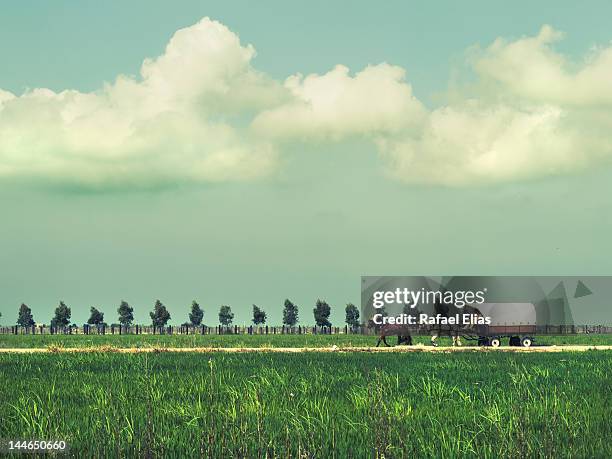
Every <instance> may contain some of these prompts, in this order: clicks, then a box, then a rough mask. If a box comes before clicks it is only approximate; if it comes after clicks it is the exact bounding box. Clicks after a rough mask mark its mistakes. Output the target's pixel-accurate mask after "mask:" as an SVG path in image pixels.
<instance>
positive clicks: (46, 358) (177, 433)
mask: <svg viewBox="0 0 612 459" xmlns="http://www.w3.org/2000/svg"><path fill="white" fill-rule="evenodd" d="M611 373H612V353H611V352H607V351H587V352H581V353H571V352H564V353H554V354H549V353H544V354H542V353H538V354H507V353H484V354H480V353H479V354H471V353H468V354H465V353H461V354H452V355H451V354H430V353H416V354H367V353H365V354H364V353H346V354H344V353H343V354H338V353H308V354H231V355H230V354H172V353H164V352H160V353H154V354H116V353H88V354H28V355H21V354H0V384H1V387H2V391H0V419H1V420H2V422H1V423H0V438H5V439H8V438H11V439H54V440H55V439H62V440H66V441H67V442H68V443H69V444H70V446H71V448H72V454H73V455H75V456H78V457H92V456H96V457H103V456H129V457H136V456H149V457H151V456H153V457H155V456H159V457H162V456H172V457H177V456H186V455H189V456H196V455H202V456H204V457H245V456H246V457H265V456H266V455H268V456H271V457H338V458H344V457H383V456H384V457H457V456H469V457H535V456H538V457H555V458H556V457H602V458H603V457H612V443H611V442H610V441H609V440H610V436H611V435H612V427H611V426H612V425H611V423H610V406H612V380H611V379H610V377H609V375H610V374H611Z"/></svg>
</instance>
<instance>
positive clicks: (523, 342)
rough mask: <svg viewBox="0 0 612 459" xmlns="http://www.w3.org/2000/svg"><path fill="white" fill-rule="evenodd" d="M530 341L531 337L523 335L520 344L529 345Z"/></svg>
mask: <svg viewBox="0 0 612 459" xmlns="http://www.w3.org/2000/svg"><path fill="white" fill-rule="evenodd" d="M531 344H532V341H531V338H529V337H528V336H525V337H524V338H523V339H522V340H521V345H522V346H523V347H531Z"/></svg>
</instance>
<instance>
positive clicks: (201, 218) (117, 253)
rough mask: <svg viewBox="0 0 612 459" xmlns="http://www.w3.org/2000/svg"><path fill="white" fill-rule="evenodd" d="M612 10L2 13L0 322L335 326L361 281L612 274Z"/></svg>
mask: <svg viewBox="0 0 612 459" xmlns="http://www.w3.org/2000/svg"><path fill="white" fill-rule="evenodd" d="M611 10H612V5H611V4H610V3H609V2H596V1H594V2H590V3H589V5H588V8H586V7H585V6H584V5H578V4H576V3H575V2H569V1H567V2H563V1H562V2H559V1H556V2H549V1H542V2H537V4H533V3H532V2H512V3H506V4H502V3H501V2H484V1H474V2H469V4H461V5H460V4H458V3H457V4H455V3H454V2H435V1H434V2H427V4H426V5H424V4H421V3H412V2H394V1H389V2H384V5H379V4H375V3H373V2H333V4H331V5H330V4H329V2H319V1H313V2H308V3H306V4H301V5H297V4H289V3H287V2H276V1H270V2H265V3H263V4H262V3H259V4H255V3H253V2H232V1H228V2H202V1H200V2H190V1H185V2H181V3H180V5H176V4H172V5H171V4H170V3H168V2H160V1H147V2H143V1H134V2H129V4H125V2H114V1H109V2H104V3H100V2H93V1H83V2H78V3H75V2H67V1H56V2H36V1H29V2H19V3H11V4H10V5H7V6H5V7H3V11H2V14H1V15H0V62H1V64H0V69H1V71H0V209H1V211H2V213H1V218H2V224H1V225H0V274H1V276H0V312H1V313H2V317H1V318H0V323H4V324H10V323H14V321H15V319H16V316H17V309H18V307H19V305H20V304H21V303H22V302H25V303H27V304H28V305H29V306H30V307H31V308H32V310H33V313H34V317H35V319H36V320H37V321H38V322H48V321H49V319H50V317H51V315H52V312H53V309H54V308H55V307H56V306H57V303H58V302H59V301H60V300H63V301H65V302H66V303H67V304H68V305H69V306H70V307H71V308H72V320H73V321H74V322H76V323H83V322H84V321H86V319H87V317H88V315H89V308H90V307H91V306H96V307H98V308H99V309H101V310H102V311H103V312H105V313H106V320H107V321H108V322H112V321H115V317H116V309H117V307H118V305H119V303H120V301H121V300H126V301H128V302H129V303H130V304H131V305H132V306H133V307H134V308H135V315H136V320H137V321H139V322H142V323H146V322H148V320H149V319H148V312H149V311H150V310H151V309H152V307H153V304H154V302H155V300H156V299H158V298H159V299H160V300H162V302H164V304H166V306H167V307H168V309H169V311H170V313H171V315H172V320H171V322H172V323H174V324H180V323H182V322H184V321H185V320H187V314H188V312H189V305H190V304H191V301H192V300H194V299H196V300H198V302H199V303H200V304H201V305H202V306H203V308H204V310H205V316H204V322H206V323H208V324H211V325H212V324H216V323H217V313H218V309H219V306H220V305H222V304H228V305H230V306H231V307H232V309H233V311H234V312H235V313H236V319H235V323H237V324H244V323H248V321H249V320H250V313H251V307H252V306H251V305H252V304H253V303H255V304H257V305H258V306H260V307H262V308H263V309H265V310H266V312H267V313H268V317H269V322H270V323H280V319H281V311H282V304H283V301H284V300H285V298H290V299H291V300H292V301H294V302H295V303H296V304H298V306H299V307H300V322H301V323H303V324H312V322H313V319H312V308H313V307H314V304H315V302H316V300H317V299H318V298H321V299H325V300H326V301H328V302H329V303H330V305H331V306H332V317H331V319H332V322H333V323H334V324H337V325H339V324H341V323H342V322H343V315H344V313H343V310H344V306H345V305H346V303H348V302H353V303H355V304H359V301H360V290H359V289H360V276H362V275H461V274H464V275H472V274H473V275H540V276H543V275H562V276H569V275H577V276H582V275H585V276H586V275H609V274H611V273H612V269H611V268H612V261H611V258H612V257H610V249H609V244H608V239H609V234H610V233H611V230H612V219H611V217H610V215H611V212H610V210H611V207H612V206H611V205H610V199H609V196H610V195H611V191H612V185H611V184H612V166H611V164H610V158H612V138H611V137H610V135H609V132H611V128H612V110H611V109H612V78H611V77H612V45H611V40H612V33H611V32H610V29H609V27H608V21H607V20H606V19H607V18H608V17H610V16H611V15H612V11H611ZM610 317H611V314H610V311H609V308H607V307H603V306H602V309H601V310H600V311H595V312H593V311H590V312H580V311H574V319H575V320H576V321H578V322H588V323H591V322H594V323H599V322H607V323H609V322H610V320H611V319H610Z"/></svg>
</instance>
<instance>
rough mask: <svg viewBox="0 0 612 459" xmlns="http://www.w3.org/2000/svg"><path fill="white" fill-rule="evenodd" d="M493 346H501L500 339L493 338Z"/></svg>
mask: <svg viewBox="0 0 612 459" xmlns="http://www.w3.org/2000/svg"><path fill="white" fill-rule="evenodd" d="M490 343H491V346H493V347H499V345H500V344H501V342H500V341H499V338H491V341H490Z"/></svg>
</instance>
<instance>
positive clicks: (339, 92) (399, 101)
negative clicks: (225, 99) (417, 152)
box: [253, 64, 425, 140]
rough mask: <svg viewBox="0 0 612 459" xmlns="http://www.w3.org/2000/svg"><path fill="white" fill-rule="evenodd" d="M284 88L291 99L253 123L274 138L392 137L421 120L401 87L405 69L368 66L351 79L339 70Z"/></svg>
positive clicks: (421, 111) (343, 69) (290, 81)
mask: <svg viewBox="0 0 612 459" xmlns="http://www.w3.org/2000/svg"><path fill="white" fill-rule="evenodd" d="M285 87H286V88H287V89H288V90H289V91H290V93H291V94H292V95H293V98H292V99H291V100H289V101H288V102H287V103H286V104H283V105H281V106H279V107H276V108H274V109H271V110H267V111H264V112H262V113H261V114H260V115H259V116H258V117H257V118H256V119H255V121H254V123H253V127H254V129H255V130H257V131H259V132H261V133H263V134H264V135H267V136H270V137H272V138H279V139H283V138H285V139H286V138H294V137H298V138H304V139H308V140H312V139H316V140H322V139H323V140H324V139H334V140H340V139H342V138H345V137H348V136H351V135H357V136H364V135H365V136H371V135H388V134H395V133H399V132H404V131H409V130H413V129H414V128H415V127H417V126H418V125H419V124H420V123H421V122H422V121H423V118H424V115H425V110H424V108H423V106H422V104H421V103H420V102H419V101H418V100H417V99H416V98H415V97H414V96H413V95H412V88H411V87H410V85H408V84H407V83H406V82H405V71H404V69H402V68H401V67H397V66H392V65H388V64H379V65H375V66H368V67H366V68H365V69H364V70H362V71H361V72H358V73H357V74H356V75H355V76H354V77H351V76H350V75H349V69H348V68H347V67H345V66H342V65H338V66H336V67H335V68H334V69H333V70H331V71H330V72H328V73H326V74H325V75H308V76H307V77H303V76H302V75H294V76H291V77H289V78H288V79H287V81H286V82H285Z"/></svg>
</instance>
